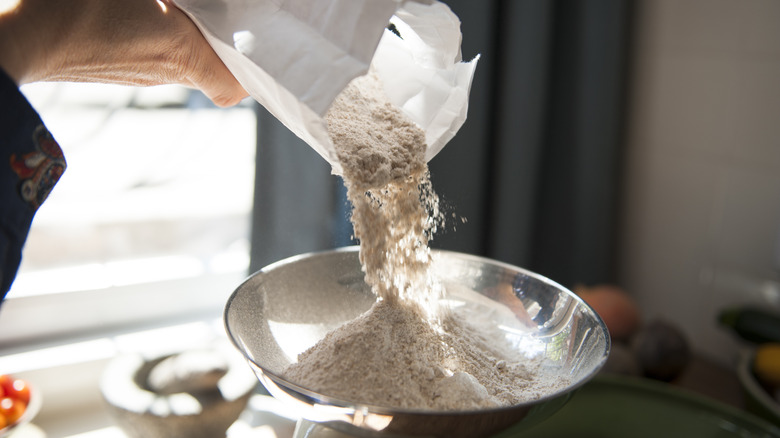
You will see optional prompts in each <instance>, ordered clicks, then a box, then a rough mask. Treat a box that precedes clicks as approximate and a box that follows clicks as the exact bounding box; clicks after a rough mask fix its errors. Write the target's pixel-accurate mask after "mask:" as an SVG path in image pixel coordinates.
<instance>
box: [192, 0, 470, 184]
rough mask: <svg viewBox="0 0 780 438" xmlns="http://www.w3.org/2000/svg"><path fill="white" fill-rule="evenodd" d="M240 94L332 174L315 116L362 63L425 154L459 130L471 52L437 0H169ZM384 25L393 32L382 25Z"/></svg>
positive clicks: (330, 155) (329, 149) (361, 70)
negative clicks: (423, 144) (464, 54)
mask: <svg viewBox="0 0 780 438" xmlns="http://www.w3.org/2000/svg"><path fill="white" fill-rule="evenodd" d="M176 4H177V5H178V6H179V8H181V9H182V10H183V11H184V12H185V13H187V14H188V15H189V16H190V18H192V20H193V21H194V22H195V24H196V25H197V26H198V27H199V28H200V30H201V32H202V33H203V34H204V36H205V37H206V39H207V40H208V42H209V44H211V46H212V47H213V48H214V50H215V51H216V52H217V54H218V55H219V57H220V58H221V59H222V61H223V62H224V63H225V65H226V66H227V67H228V69H230V71H231V72H232V73H233V75H234V76H235V77H236V78H237V79H238V81H239V82H240V83H241V85H243V87H244V88H245V89H246V90H247V92H248V93H249V94H250V95H251V96H252V97H253V98H254V99H255V100H257V101H258V102H259V103H260V104H261V105H263V106H264V107H265V108H266V109H268V111H269V112H270V113H271V114H273V115H274V116H275V117H276V118H277V119H279V120H280V121H281V122H282V123H283V124H284V125H285V126H287V128H289V129H290V130H291V131H292V132H294V133H295V134H296V135H297V136H298V137H300V138H301V139H303V140H304V141H305V142H306V143H308V144H309V145H310V146H311V147H312V148H314V149H315V150H316V151H317V152H318V153H319V154H320V155H322V157H323V158H325V159H326V160H327V161H328V162H329V163H330V164H331V166H332V167H333V172H334V173H336V174H340V173H341V166H340V165H339V163H338V160H337V158H336V154H335V152H334V151H333V145H332V144H331V141H330V139H329V137H328V134H327V129H326V123H325V120H324V118H323V117H324V115H325V113H326V112H327V110H328V108H329V107H330V105H331V103H333V101H334V99H335V98H336V96H337V95H338V94H339V93H340V92H341V91H342V90H343V89H344V88H345V87H346V86H347V84H348V83H349V82H350V81H351V80H352V79H354V78H356V77H358V76H362V75H364V74H365V73H367V72H368V69H369V66H371V67H372V68H373V69H374V70H375V71H376V72H377V74H378V75H379V77H380V78H381V80H382V81H383V82H384V85H385V91H386V92H387V95H388V97H389V98H390V100H391V102H393V103H394V104H395V105H397V106H398V107H400V108H401V109H402V110H403V111H404V113H406V115H407V116H409V118H410V119H411V120H413V121H414V122H416V123H417V124H418V125H420V127H422V128H423V130H424V131H425V133H426V140H427V143H428V149H427V153H426V158H427V159H428V160H430V159H431V158H433V156H434V155H436V154H437V153H438V152H439V151H440V150H441V149H442V148H443V147H444V145H445V144H446V143H447V142H448V141H449V140H450V139H452V137H453V136H454V135H455V133H457V131H458V129H460V127H461V125H462V124H463V122H464V121H465V119H466V112H467V109H468V97H469V91H470V88H471V81H472V78H473V76H474V69H475V68H476V64H477V59H474V60H472V61H470V62H463V61H462V59H461V52H460V43H461V32H460V21H459V20H458V17H457V16H455V14H453V13H452V11H451V10H450V8H449V7H448V6H446V5H445V4H443V3H440V2H438V1H403V0H176ZM390 23H392V24H393V25H394V26H395V28H396V29H397V31H398V33H400V37H399V36H398V35H396V34H395V33H393V32H392V31H390V30H388V29H387V27H388V25H389V24H390Z"/></svg>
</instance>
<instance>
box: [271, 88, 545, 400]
mask: <svg viewBox="0 0 780 438" xmlns="http://www.w3.org/2000/svg"><path fill="white" fill-rule="evenodd" d="M326 120H327V122H328V130H329V133H330V135H331V139H332V141H333V143H334V145H335V147H336V150H337V153H338V157H339V160H340V163H341V165H342V169H343V177H344V181H345V184H346V186H347V196H348V198H349V200H350V202H351V203H352V205H353V211H352V217H351V220H352V224H353V227H354V232H355V237H356V238H357V239H359V241H360V262H361V266H362V268H363V271H364V273H365V281H366V283H367V284H368V285H369V286H371V288H372V290H373V292H374V293H375V294H376V296H377V302H376V303H375V304H374V306H373V307H372V308H371V309H370V310H369V311H368V312H366V313H364V314H363V315H361V316H360V317H358V318H356V319H355V320H353V321H350V322H348V323H346V324H344V325H343V326H341V327H340V328H338V329H336V330H334V331H332V332H330V333H329V334H328V335H326V336H325V338H323V339H322V340H321V341H320V342H319V343H317V344H316V345H315V346H313V347H312V348H310V349H309V350H307V351H305V352H303V353H302V354H300V355H299V357H298V362H297V363H294V364H291V365H290V366H288V367H287V368H286V369H285V370H284V371H283V375H284V377H285V378H287V379H288V380H290V381H291V382H295V383H296V384H298V385H300V386H303V387H306V388H310V389H312V390H314V391H317V392H319V393H321V394H327V395H328V396H331V397H336V398H339V399H342V400H348V401H352V402H360V403H365V404H371V405H379V406H385V407H395V408H404V409H419V410H474V409H484V408H491V407H498V406H509V405H514V404H517V403H521V402H524V401H529V400H533V399H535V398H538V397H539V396H540V394H539V393H537V390H531V388H532V387H534V388H538V387H539V386H538V385H537V384H536V382H537V381H538V378H539V377H540V373H539V371H538V368H539V367H538V363H535V362H534V361H532V360H529V359H527V358H518V357H514V356H513V355H512V348H511V346H510V345H509V344H508V341H506V340H505V337H504V336H503V335H502V334H495V333H490V334H488V333H487V331H489V329H490V328H488V327H479V326H472V325H470V324H469V322H468V320H467V318H464V317H463V315H457V314H455V313H453V311H450V310H449V309H448V308H440V307H439V306H440V303H441V302H442V300H441V298H442V296H443V292H442V286H441V285H440V284H439V283H438V282H437V280H436V279H435V278H434V277H433V276H432V274H431V270H430V265H431V253H430V249H429V247H428V242H429V240H430V239H431V237H432V236H433V233H434V232H435V231H436V229H437V227H438V226H440V225H441V224H442V217H443V215H442V214H441V213H440V212H439V208H438V205H439V200H438V197H437V196H436V194H435V192H434V191H433V189H432V187H431V183H430V179H429V175H428V168H427V162H426V160H425V149H426V143H425V133H424V132H423V131H422V130H421V129H420V128H419V127H417V125H415V124H414V123H413V122H411V121H410V120H409V119H408V118H407V117H406V116H405V115H404V114H403V112H402V111H400V110H399V109H398V108H396V107H395V106H393V105H392V104H391V103H390V102H389V101H388V100H387V98H386V97H385V95H384V92H383V90H382V84H381V82H380V81H379V79H378V78H377V77H376V76H374V75H372V74H369V75H367V76H364V77H361V78H358V79H356V80H354V81H353V82H352V83H351V84H350V85H349V86H348V87H347V89H346V90H345V91H344V92H343V93H342V94H341V95H340V96H339V98H338V99H337V100H336V102H335V103H334V104H333V106H332V107H331V109H330V110H329V112H328V114H327V116H326ZM492 329H493V330H495V328H494V327H493V328H492ZM505 344H506V345H505Z"/></svg>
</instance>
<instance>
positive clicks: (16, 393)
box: [4, 379, 30, 406]
mask: <svg viewBox="0 0 780 438" xmlns="http://www.w3.org/2000/svg"><path fill="white" fill-rule="evenodd" d="M4 389H5V396H6V397H10V398H13V399H16V400H19V401H21V402H22V403H24V404H25V406H26V405H28V404H29V403H30V386H29V385H28V384H27V382H25V381H24V380H22V379H13V380H12V381H11V383H10V385H8V387H6V388H4Z"/></svg>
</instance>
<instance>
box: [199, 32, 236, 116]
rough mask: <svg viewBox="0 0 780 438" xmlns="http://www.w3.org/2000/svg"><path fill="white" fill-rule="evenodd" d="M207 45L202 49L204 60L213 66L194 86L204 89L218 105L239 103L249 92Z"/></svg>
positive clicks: (226, 105) (225, 105) (224, 105)
mask: <svg viewBox="0 0 780 438" xmlns="http://www.w3.org/2000/svg"><path fill="white" fill-rule="evenodd" d="M204 43H205V40H204ZM205 45H206V47H204V48H202V49H201V52H202V53H203V58H204V59H203V61H204V64H206V65H209V66H211V68H210V69H208V71H206V72H205V73H206V74H205V75H204V76H203V79H202V80H200V81H198V82H195V83H194V86H195V87H197V88H198V89H200V90H201V91H203V93H204V94H205V95H206V96H207V97H208V98H209V99H211V101H212V102H214V104H215V105H217V106H220V107H229V106H233V105H236V104H238V103H239V102H241V100H243V99H244V98H245V97H247V96H248V93H247V92H246V90H244V87H242V86H241V84H240V83H239V82H238V80H236V78H235V77H234V76H233V74H232V73H231V72H230V70H228V68H227V67H226V66H225V64H224V63H223V62H222V60H221V59H219V57H218V56H217V54H216V53H215V52H214V50H213V49H212V48H211V46H209V45H208V44H205Z"/></svg>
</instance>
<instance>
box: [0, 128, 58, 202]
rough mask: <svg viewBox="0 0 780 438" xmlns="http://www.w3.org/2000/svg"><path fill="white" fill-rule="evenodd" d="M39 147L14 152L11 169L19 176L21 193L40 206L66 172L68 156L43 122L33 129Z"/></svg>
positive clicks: (34, 142)
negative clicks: (27, 150) (23, 151)
mask: <svg viewBox="0 0 780 438" xmlns="http://www.w3.org/2000/svg"><path fill="white" fill-rule="evenodd" d="M32 140H33V144H34V145H35V150H34V151H32V152H28V153H26V154H24V155H21V156H18V155H16V154H13V155H11V159H10V161H11V169H13V171H14V173H16V175H17V176H18V177H19V195H20V196H21V197H22V199H23V200H24V201H25V202H27V203H28V204H30V206H32V208H34V209H37V208H38V207H40V205H41V204H42V203H43V201H45V200H46V197H48V196H49V193H50V192H51V189H52V188H54V185H55V184H56V183H57V181H59V179H60V177H61V176H62V173H63V172H65V167H66V164H65V157H63V155H62V149H60V146H59V144H57V142H56V141H55V140H54V137H52V135H51V133H50V132H49V130H48V129H46V127H45V126H43V125H38V126H37V127H36V128H35V130H34V131H33V138H32Z"/></svg>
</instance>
